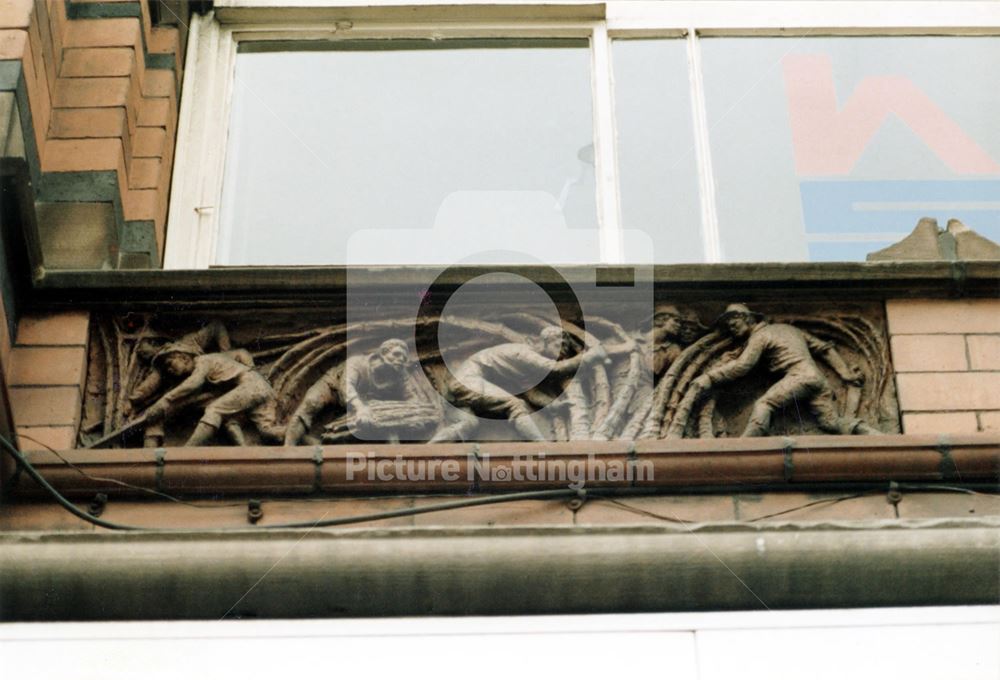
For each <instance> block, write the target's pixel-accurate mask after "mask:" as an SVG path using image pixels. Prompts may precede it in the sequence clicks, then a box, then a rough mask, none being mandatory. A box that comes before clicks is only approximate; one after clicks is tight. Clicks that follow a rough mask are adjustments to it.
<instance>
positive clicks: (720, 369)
mask: <svg viewBox="0 0 1000 680" xmlns="http://www.w3.org/2000/svg"><path fill="white" fill-rule="evenodd" d="M716 323H717V325H718V326H719V327H720V329H721V330H723V331H724V332H726V333H728V334H729V335H730V336H731V337H732V338H734V339H735V340H737V341H741V342H745V345H744V347H743V350H742V352H741V353H740V354H739V356H738V357H736V358H735V359H733V360H732V361H729V362H727V363H724V364H722V365H721V366H716V367H715V368H712V369H710V370H708V371H706V372H705V373H704V374H702V375H700V376H698V377H697V378H696V379H695V380H694V382H693V385H694V386H695V387H696V388H697V389H699V390H701V391H704V390H707V389H708V388H710V387H714V386H717V385H723V384H725V383H729V382H732V381H734V380H736V379H738V378H741V377H743V376H745V375H746V374H747V373H749V372H750V370H751V369H753V368H754V366H756V365H757V364H758V363H759V362H761V361H765V362H766V365H767V368H768V370H769V371H770V372H771V373H774V374H775V375H777V376H779V379H778V381H777V382H776V383H774V384H773V385H772V386H771V387H770V388H769V389H768V390H767V391H766V392H765V393H764V395H763V396H762V397H761V398H760V399H758V400H757V401H756V402H755V403H754V405H753V410H752V411H751V413H750V420H749V421H748V422H747V426H746V429H745V430H744V431H743V435H742V436H744V437H758V436H762V435H765V434H767V431H768V427H769V426H770V424H771V416H772V414H773V413H774V411H775V410H777V409H779V408H781V407H782V406H785V405H786V404H790V403H792V402H793V401H798V402H801V403H803V404H808V406H809V409H810V410H811V411H812V413H813V415H815V416H816V422H817V424H818V425H819V426H820V428H821V429H823V430H824V431H825V432H831V433H835V434H879V432H878V430H876V429H875V428H873V427H871V426H869V425H868V424H866V423H864V422H862V421H861V420H860V419H858V418H855V419H846V418H841V417H840V415H839V414H838V412H837V406H836V404H835V403H834V401H833V392H832V391H831V389H830V385H829V383H828V382H827V380H826V377H825V376H824V375H823V372H822V371H821V370H820V368H819V366H817V365H816V361H815V360H814V359H813V355H816V356H820V357H822V358H823V359H824V360H825V361H826V363H827V364H829V366H830V367H831V368H832V369H833V370H834V371H835V372H836V373H837V375H838V376H840V378H841V379H842V380H843V381H844V382H846V383H848V384H850V385H855V386H860V385H861V384H862V383H863V382H864V376H863V375H862V374H861V372H860V371H859V370H858V369H857V368H854V369H850V368H848V367H847V364H845V363H844V360H843V358H841V356H840V354H838V353H837V350H836V349H835V348H834V347H833V345H832V343H829V342H823V341H821V340H819V339H818V338H816V337H815V336H813V335H810V334H809V333H806V332H805V331H803V330H801V329H799V328H796V327H795V326H791V325H788V324H773V323H768V322H766V321H765V320H764V318H763V315H761V314H758V313H756V312H752V311H750V309H749V308H747V307H746V305H741V304H732V305H729V306H728V307H727V308H726V311H725V312H724V313H723V314H722V316H720V317H719V319H718V321H716Z"/></svg>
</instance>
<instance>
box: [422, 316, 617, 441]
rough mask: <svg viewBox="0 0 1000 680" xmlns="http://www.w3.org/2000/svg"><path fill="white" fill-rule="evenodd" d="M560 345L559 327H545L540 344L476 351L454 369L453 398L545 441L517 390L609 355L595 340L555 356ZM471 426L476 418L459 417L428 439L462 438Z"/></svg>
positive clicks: (538, 439)
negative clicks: (570, 354)
mask: <svg viewBox="0 0 1000 680" xmlns="http://www.w3.org/2000/svg"><path fill="white" fill-rule="evenodd" d="M562 349H563V331H562V329H561V328H559V327H558V326H547V327H546V328H544V329H542V331H541V333H540V335H539V343H538V349H536V348H535V347H532V346H531V345H529V344H527V343H520V342H511V343H505V344H503V345H497V346H495V347H488V348H486V349H483V350H480V351H478V352H476V353H475V354H473V355H472V356H470V357H469V358H468V359H466V360H465V361H464V362H462V364H461V366H460V367H459V368H458V370H457V371H456V372H455V376H454V378H455V379H454V380H453V381H452V384H451V385H450V386H449V388H450V389H451V393H452V403H454V404H455V405H456V406H458V407H460V408H463V409H466V410H468V411H471V412H472V413H473V414H475V415H481V416H504V417H506V418H507V420H509V421H510V422H511V424H512V425H513V426H514V429H516V430H517V432H518V434H520V435H521V436H522V437H524V438H525V439H526V440H530V441H544V440H545V436H544V435H543V434H542V432H541V431H540V430H539V429H538V426H537V425H536V424H535V422H534V421H533V420H532V419H531V411H532V408H531V406H530V405H529V404H528V402H527V401H526V400H524V399H522V398H520V397H518V396H515V395H517V394H522V393H524V392H525V391H527V390H528V389H530V388H531V387H533V385H534V383H535V382H536V378H540V377H544V376H546V375H549V374H552V373H555V374H557V375H565V374H568V373H571V372H573V371H574V370H576V369H577V368H578V367H580V366H584V365H589V364H591V363H593V362H595V361H603V360H604V359H606V358H607V352H605V350H604V349H603V348H602V347H600V346H599V345H598V346H594V347H591V348H589V349H587V350H585V351H583V352H580V353H579V354H577V355H576V356H573V357H571V358H568V359H562V360H558V357H559V354H560V352H561V351H562ZM475 428H476V419H475V418H473V417H467V418H463V419H462V420H461V421H460V422H458V423H455V424H453V425H450V426H448V427H446V428H444V429H442V430H441V431H440V432H438V433H437V434H436V435H435V436H434V437H433V438H432V439H431V441H455V440H464V439H467V438H468V437H469V436H470V435H471V434H472V432H473V430H475Z"/></svg>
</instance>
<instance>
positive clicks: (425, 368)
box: [80, 301, 899, 447]
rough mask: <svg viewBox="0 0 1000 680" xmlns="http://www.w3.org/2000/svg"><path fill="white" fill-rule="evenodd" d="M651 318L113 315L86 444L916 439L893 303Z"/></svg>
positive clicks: (665, 310) (92, 354)
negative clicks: (892, 344) (901, 380)
mask: <svg viewBox="0 0 1000 680" xmlns="http://www.w3.org/2000/svg"><path fill="white" fill-rule="evenodd" d="M648 317H649V315H647V318H646V319H645V320H644V322H643V323H641V324H638V325H637V324H631V325H630V326H626V325H623V324H621V323H618V322H616V321H615V320H614V319H615V316H614V314H613V313H612V312H611V311H609V314H608V315H607V316H606V317H601V316H589V317H588V318H587V320H586V324H583V323H581V322H580V320H576V321H574V320H572V319H569V320H567V319H566V318H562V320H561V321H560V320H559V319H558V318H557V319H555V320H553V319H552V318H549V317H546V316H545V315H544V314H535V313H532V312H530V311H524V310H516V309H515V310H507V309H504V308H503V306H502V305H497V309H490V310H488V311H487V312H486V313H485V316H484V313H483V310H481V309H479V310H476V311H475V313H471V312H470V313H468V314H463V312H462V310H461V309H459V310H454V311H453V310H449V313H448V314H442V315H440V316H437V317H433V318H424V319H420V320H419V321H418V322H416V323H414V322H413V321H412V320H411V321H409V322H407V321H406V320H405V318H403V317H401V318H393V316H392V313H391V311H390V312H385V311H384V310H382V311H381V317H380V318H373V319H370V320H367V321H364V322H361V323H355V324H353V325H351V326H350V327H349V326H348V324H333V325H329V324H324V323H323V318H322V316H321V315H319V314H315V313H312V314H305V313H302V312H295V311H280V310H275V311H272V312H266V313H260V314H247V313H245V312H225V311H220V312H216V313H213V314H211V315H208V316H207V317H206V315H205V314H183V313H176V314H169V313H165V314H159V315H152V314H135V313H132V314H121V315H114V314H110V315H104V316H97V315H95V320H94V326H93V332H92V334H91V337H92V341H91V346H90V350H89V364H88V375H87V395H86V399H85V400H84V406H83V413H82V419H81V421H82V422H81V429H80V444H81V445H82V446H96V447H102V446H144V447H160V446H204V445H231V446H240V445H246V444H284V445H301V444H317V443H347V442H357V441H376V442H439V441H474V440H476V441H477V440H494V441H497V440H508V441H566V440H611V439H624V440H639V439H681V438H716V437H750V436H762V435H798V434H820V433H829V434H877V433H881V432H887V433H888V432H898V431H899V425H898V407H897V404H896V397H895V390H894V385H893V379H892V368H891V365H890V359H889V351H888V343H887V340H886V333H885V328H884V319H883V316H882V311H881V306H880V305H877V304H864V303H859V304H829V305H816V304H813V305H809V304H805V303H803V304H799V305H796V306H790V305H788V304H784V305H778V304H764V303H759V304H753V305H749V306H748V305H744V304H741V303H726V302H724V301H713V302H699V303H692V304H688V305H684V304H671V303H668V302H660V303H658V304H657V305H656V306H655V308H654V313H653V314H652V315H651V318H648ZM445 337H446V338H447V343H446V344H438V343H439V341H441V339H442V338H445ZM428 338H433V342H432V343H428V342H427V339H428ZM422 340H423V341H422ZM428 346H431V347H434V349H433V350H427V349H426V348H427V347H428ZM418 347H420V348H422V349H421V350H418Z"/></svg>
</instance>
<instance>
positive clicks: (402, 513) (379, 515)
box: [0, 435, 587, 532]
mask: <svg viewBox="0 0 1000 680" xmlns="http://www.w3.org/2000/svg"><path fill="white" fill-rule="evenodd" d="M0 446H2V447H3V449H4V451H6V452H7V454H8V455H10V456H11V457H12V458H13V459H14V460H15V461H16V462H17V464H18V465H19V466H20V467H21V468H22V469H23V470H25V471H26V472H27V473H28V476H29V477H31V478H32V479H33V480H34V481H35V483H37V484H38V485H39V486H41V487H42V488H43V489H45V491H47V492H48V493H49V495H50V496H52V497H53V498H54V499H55V501H56V502H57V503H58V504H59V505H61V506H62V507H63V508H64V509H65V510H66V511H68V512H69V513H70V514H72V515H73V516H74V517H78V518H79V519H82V520H84V521H85V522H90V523H91V524H94V525H96V526H99V527H102V528H104V529H112V530H115V531H171V532H173V531H177V530H175V529H163V528H156V527H139V526H134V525H131V524H120V523H118V522H109V521H108V520H103V519H101V518H100V517H94V516H93V515H90V514H87V513H86V512H84V511H83V510H80V509H79V508H78V507H76V506H75V505H73V504H72V503H71V502H70V501H69V500H67V499H66V497H65V496H63V495H62V494H61V493H59V491H58V490H56V488H55V487H53V486H52V485H51V484H49V483H48V481H46V479H45V478H44V477H43V476H42V475H41V474H40V473H39V472H38V470H36V469H35V468H34V466H32V465H31V463H29V462H28V460H27V459H26V458H25V457H24V454H22V453H21V452H20V451H19V450H18V449H17V447H15V446H14V445H13V444H11V443H10V441H8V440H7V438H6V437H4V436H2V435H0ZM586 494H587V492H586V491H584V490H583V489H579V490H576V489H571V488H568V487H567V488H565V489H545V490H542V491H521V492H518V493H509V494H502V495H497V496H486V497H483V498H465V499H462V500H460V501H452V502H450V503H437V504H435V505H425V506H421V507H418V508H401V509H399V510H386V511H383V512H375V513H371V514H367V515H353V516H351V517H336V518H333V519H325V520H320V521H314V522H286V523H283V524H268V525H264V526H257V527H255V528H256V529H262V530H273V529H317V528H321V527H332V526H343V525H346V524H357V523H360V522H374V521H378V520H383V519H393V518H396V517H408V516H411V515H422V514H425V513H430V512H441V511H444V510H456V509H459V508H470V507H475V506H479V505H494V504H498V503H510V502H512V501H521V500H543V499H551V498H569V497H585V496H586Z"/></svg>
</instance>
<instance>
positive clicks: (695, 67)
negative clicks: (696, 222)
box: [687, 28, 722, 262]
mask: <svg viewBox="0 0 1000 680" xmlns="http://www.w3.org/2000/svg"><path fill="white" fill-rule="evenodd" d="M687 56H688V79H689V83H690V86H691V118H692V121H693V124H694V151H695V158H696V160H697V163H698V199H699V203H700V207H701V240H702V244H703V245H704V248H705V262H722V241H721V239H720V237H719V216H718V211H717V209H716V203H715V175H714V173H713V170H712V148H711V146H710V144H709V124H708V113H707V112H706V109H705V81H704V75H703V74H702V70H701V44H700V43H699V42H698V34H697V31H695V29H694V28H689V29H688V31H687Z"/></svg>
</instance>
